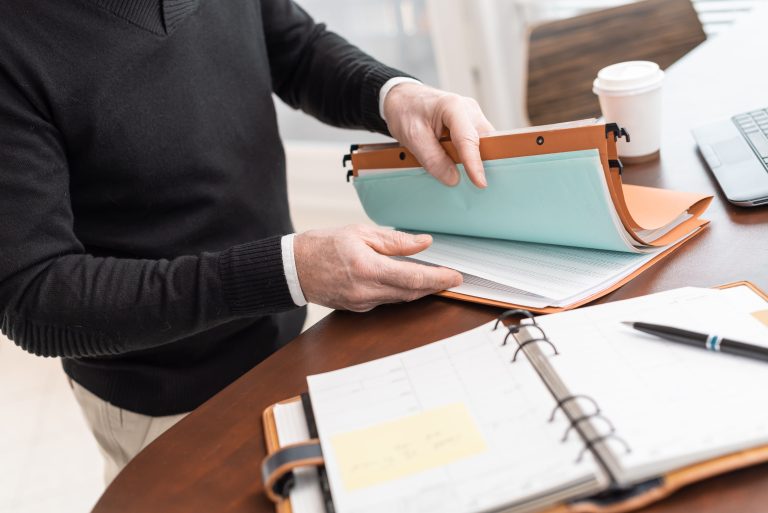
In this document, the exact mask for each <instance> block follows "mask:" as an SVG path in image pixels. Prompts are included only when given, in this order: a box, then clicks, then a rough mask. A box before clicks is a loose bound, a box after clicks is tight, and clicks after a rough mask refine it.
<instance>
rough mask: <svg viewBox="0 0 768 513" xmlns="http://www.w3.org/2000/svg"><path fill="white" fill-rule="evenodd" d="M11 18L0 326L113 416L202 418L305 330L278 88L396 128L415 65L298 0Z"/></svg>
mask: <svg viewBox="0 0 768 513" xmlns="http://www.w3.org/2000/svg"><path fill="white" fill-rule="evenodd" d="M0 10H1V11H2V12H3V16H2V17H1V18H0V328H2V332H3V333H4V334H5V335H7V336H8V337H9V338H10V339H11V340H13V341H14V342H15V343H16V344H17V345H19V346H21V347H22V348H24V349H25V350H27V351H29V352H32V353H34V354H37V355H42V356H51V357H61V358H62V360H63V365H64V369H65V371H66V373H67V374H68V375H69V376H70V377H71V378H73V379H74V380H75V381H77V382H78V383H80V384H81V385H83V386H84V387H85V388H87V389H88V390H90V391H91V392H93V393H94V394H96V395H97V396H99V397H101V398H102V399H104V400H107V401H109V402H110V403H112V404H114V405H116V406H118V407H121V408H125V409H128V410H131V411H135V412H138V413H143V414H147V415H156V416H159V415H170V414H175V413H180V412H185V411H189V410H192V409H193V408H195V407H196V406H198V405H199V404H201V403H202V402H203V401H205V400H206V399H208V398H209V397H211V396H212V395H213V394H215V393H216V392H217V391H219V390H221V389H222V388H223V387H225V386H226V385H227V384H229V383H231V382H232V381H234V380H235V379H237V378H238V377H239V376H241V375H242V374H243V373H245V372H246V371H247V370H249V369H251V368H252V367H253V366H254V365H256V364H257V363H258V362H259V361H261V360H263V359H264V358H265V357H266V356H268V355H269V354H271V353H272V352H274V351H275V350H276V349H277V348H279V347H280V346H281V345H283V344H284V343H285V342H286V341H288V340H290V339H291V338H293V337H295V336H296V335H297V334H298V333H299V331H300V328H301V325H302V322H303V318H304V310H303V309H298V308H296V306H295V305H294V303H293V301H292V300H291V297H290V294H289V291H288V287H287V284H286V278H285V275H284V271H283V267H282V259H281V248H280V237H281V236H282V235H284V234H287V233H290V232H292V231H293V229H292V226H291V221H290V217H289V213H288V200H287V193H286V177H285V157H284V152H283V147H282V144H281V141H280V137H279V134H278V127H277V120H276V116H275V109H274V105H273V99H272V94H273V93H275V94H277V95H278V96H279V97H280V98H281V99H282V100H283V101H284V102H286V103H287V104H288V105H290V106H292V107H294V108H301V109H302V110H304V111H305V112H307V113H309V114H311V115H313V116H315V117H317V118H319V119H320V120H322V121H325V122H328V123H331V124H334V125H337V126H343V127H357V128H365V129H368V130H374V131H379V132H382V133H386V125H385V123H384V121H383V120H382V119H381V117H380V116H379V112H378V94H379V90H380V89H381V87H382V85H383V84H384V83H385V82H386V81H387V80H388V79H390V78H393V77H396V76H403V75H404V74H403V73H402V72H400V71H397V70H394V69H391V68H388V67H386V66H384V65H382V64H381V63H379V62H377V61H376V60H374V59H373V58H371V57H370V56H368V55H366V54H365V53H363V52H362V51H360V50H359V49H357V48H356V47H354V46H352V45H351V44H349V43H348V42H347V41H345V40H344V39H342V38H341V37H339V36H338V35H336V34H334V33H332V32H329V31H328V30H326V28H325V27H324V26H323V25H322V24H316V23H315V22H314V21H313V20H312V19H311V18H310V17H309V16H308V15H307V14H306V13H305V12H304V11H303V10H302V9H300V8H299V7H298V6H297V5H296V4H294V3H293V2H291V1H289V0H163V1H158V0H34V1H18V0H0ZM328 350H332V348H328ZM264 386H270V384H269V383H264Z"/></svg>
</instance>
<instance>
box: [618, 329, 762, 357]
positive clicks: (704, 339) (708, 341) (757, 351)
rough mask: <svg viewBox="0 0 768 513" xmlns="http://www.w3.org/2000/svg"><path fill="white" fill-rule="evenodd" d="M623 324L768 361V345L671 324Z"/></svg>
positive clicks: (720, 350) (675, 339)
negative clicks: (685, 328) (749, 342)
mask: <svg viewBox="0 0 768 513" xmlns="http://www.w3.org/2000/svg"><path fill="white" fill-rule="evenodd" d="M623 324H626V325H627V326H629V327H631V328H634V329H636V330H638V331H642V332H643V333H649V334H651V335H655V336H657V337H661V338H663V339H666V340H670V341H672V342H679V343H681V344H685V345H687V346H693V347H698V348H701V349H708V350H710V351H718V352H721V353H727V354H733V355H736V356H746V357H747V358H755V359H757V360H766V361H768V348H767V347H762V346H757V345H754V344H747V343H746V342H738V341H736V340H731V339H728V338H723V337H720V336H718V335H707V334H706V333H696V332H695V331H688V330H681V329H680V328H672V327H670V326H659V325H658V324H648V323H645V322H624V323H623Z"/></svg>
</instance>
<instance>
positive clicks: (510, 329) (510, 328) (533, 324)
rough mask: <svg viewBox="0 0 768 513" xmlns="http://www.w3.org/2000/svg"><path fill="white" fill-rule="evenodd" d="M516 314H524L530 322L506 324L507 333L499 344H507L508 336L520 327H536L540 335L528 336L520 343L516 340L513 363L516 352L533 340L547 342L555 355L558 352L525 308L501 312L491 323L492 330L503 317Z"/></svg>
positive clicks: (517, 331)
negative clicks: (535, 336)
mask: <svg viewBox="0 0 768 513" xmlns="http://www.w3.org/2000/svg"><path fill="white" fill-rule="evenodd" d="M516 315H524V316H525V317H527V318H528V319H530V320H531V322H530V323H522V322H521V323H519V324H510V325H508V326H506V328H507V334H506V336H505V337H504V341H503V342H502V343H501V345H502V346H505V345H507V340H508V339H509V337H510V336H511V335H514V334H516V333H519V332H520V330H521V329H523V328H536V329H537V330H539V333H541V337H538V338H529V339H528V340H525V341H524V342H522V343H521V342H519V341H518V346H517V349H516V350H515V354H514V355H512V362H513V363H514V362H516V361H517V355H518V353H519V352H520V351H521V350H522V349H523V348H524V347H525V346H526V345H528V344H532V343H534V342H546V343H547V344H549V346H550V347H551V348H552V349H553V350H554V352H555V355H557V354H558V353H557V347H555V345H554V344H553V343H552V341H551V340H549V339H548V338H547V334H546V333H544V330H542V329H541V327H540V326H539V325H538V324H536V318H535V317H534V316H533V314H532V313H531V312H529V311H527V310H520V309H517V310H508V311H506V312H504V313H503V314H501V315H500V316H499V317H498V318H497V319H496V324H494V325H493V329H494V330H495V329H497V328H498V327H499V323H501V322H502V321H503V320H504V319H506V318H508V317H511V316H516Z"/></svg>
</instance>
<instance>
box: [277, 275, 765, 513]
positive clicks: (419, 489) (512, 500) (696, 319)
mask: <svg viewBox="0 0 768 513" xmlns="http://www.w3.org/2000/svg"><path fill="white" fill-rule="evenodd" d="M514 313H516V314H519V313H520V312H514ZM508 315H509V314H505V315H503V316H502V318H501V319H503V318H504V317H505V316H508ZM622 321H644V322H653V323H660V324H669V325H673V326H677V327H681V328H684V329H689V330H701V329H707V330H709V332H714V333H718V334H721V335H723V336H727V337H731V338H734V339H739V340H743V341H748V342H751V343H753V344H760V345H765V346H768V296H766V295H765V294H763V293H761V292H760V291H758V290H757V289H756V288H754V287H753V286H751V285H749V284H747V283H741V284H734V285H731V286H728V287H726V288H722V289H702V288H694V287H687V288H681V289H676V290H671V291H667V292H662V293H658V294H653V295H649V296H645V297H639V298H635V299H629V300H625V301H617V302H613V303H609V304H605V305H599V306H593V307H588V308H583V309H579V310H574V311H569V312H563V313H556V314H552V315H545V316H539V317H536V318H535V319H534V318H532V317H523V320H522V321H519V322H518V323H513V324H509V325H505V324H504V323H503V322H500V321H495V322H491V323H488V324H486V325H483V326H480V327H478V328H476V329H473V330H470V331H467V332H464V333H461V334H459V335H456V336H453V337H450V338H447V339H444V340H441V341H438V342H435V343H432V344H428V345H425V346H422V347H419V348H416V349H413V350H410V351H407V352H403V353H400V354H395V355H392V356H389V357H386V358H382V359H379V360H374V361H370V362H367V363H363V364H360V365H356V366H353V367H348V368H345V369H340V370H337V371H334V372H328V373H325V374H320V375H315V376H309V377H308V378H307V383H308V389H309V393H308V395H307V396H304V397H303V399H302V400H299V399H292V400H288V401H285V402H283V403H279V404H277V405H274V406H272V407H270V408H268V409H267V410H266V411H265V413H264V424H265V433H266V437H267V447H268V451H269V452H270V453H271V455H270V456H268V457H267V459H266V460H265V464H264V476H263V477H264V479H265V487H266V489H267V493H268V494H269V495H270V497H271V498H273V499H274V500H275V501H277V507H278V511H281V512H289V511H292V512H293V513H323V512H325V513H329V512H331V511H335V512H337V513H352V512H355V513H356V512H366V513H371V512H392V511H397V512H403V513H407V512H414V513H415V512H432V511H440V512H445V513H449V512H456V513H473V512H485V511H489V512H492V511H508V512H521V511H539V510H551V511H558V512H574V513H575V512H599V511H611V512H618V511H629V510H632V509H636V508H639V507H641V506H644V505H646V504H648V503H650V502H652V501H655V500H659V499H661V498H663V497H664V496H666V495H668V494H670V493H672V491H674V490H675V489H678V488H680V487H681V486H684V485H685V484H688V483H691V482H694V481H698V480H701V479H704V478H706V477H709V476H712V475H715V474H719V473H723V472H727V471H729V470H733V469H736V468H739V467H744V466H747V465H752V464H755V463H758V462H762V461H768V410H766V409H765V408H764V407H763V404H764V402H765V391H766V390H768V363H766V362H763V361H758V360H752V359H748V358H744V357H739V356H731V355H728V354H724V353H715V352H711V351H705V350H703V349H699V348H692V347H686V346H682V345H679V344H674V343H670V342H666V341H664V340H662V339H659V338H654V337H652V336H649V335H645V334H643V333H639V332H636V331H633V330H631V329H630V328H628V327H627V326H625V325H623V324H622Z"/></svg>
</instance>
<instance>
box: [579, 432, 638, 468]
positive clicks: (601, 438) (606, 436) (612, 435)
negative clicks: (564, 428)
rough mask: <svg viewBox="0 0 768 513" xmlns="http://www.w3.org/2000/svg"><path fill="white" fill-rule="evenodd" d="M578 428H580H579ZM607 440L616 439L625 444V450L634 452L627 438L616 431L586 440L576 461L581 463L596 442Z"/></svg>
mask: <svg viewBox="0 0 768 513" xmlns="http://www.w3.org/2000/svg"><path fill="white" fill-rule="evenodd" d="M577 429H578V428H577ZM607 440H616V441H618V442H620V443H621V445H623V446H624V451H625V452H626V453H627V454H629V453H631V452H632V448H631V447H630V446H629V444H628V443H627V441H626V440H624V439H623V438H621V437H620V436H618V435H616V434H615V433H606V434H604V435H600V436H598V437H595V438H591V439H589V440H587V441H586V443H585V444H584V447H582V448H581V451H580V452H579V455H578V456H577V457H576V463H579V462H580V461H581V460H582V458H583V457H584V455H585V454H586V453H587V452H589V451H590V449H592V447H594V446H595V445H596V444H598V443H600V442H605V441H607Z"/></svg>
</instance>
